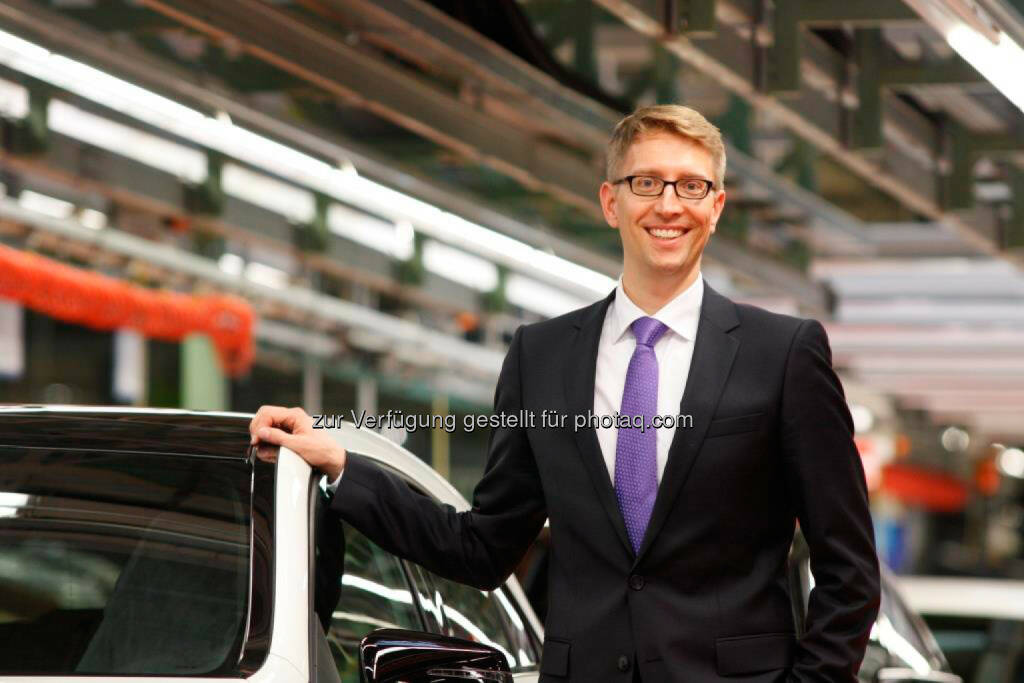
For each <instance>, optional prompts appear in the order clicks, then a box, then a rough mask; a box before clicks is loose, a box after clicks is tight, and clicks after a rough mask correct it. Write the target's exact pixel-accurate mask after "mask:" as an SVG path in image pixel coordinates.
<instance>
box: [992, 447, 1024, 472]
mask: <svg viewBox="0 0 1024 683" xmlns="http://www.w3.org/2000/svg"><path fill="white" fill-rule="evenodd" d="M996 467H998V468H999V471H1000V472H1002V473H1003V474H1005V475H1007V476H1009V477H1015V478H1017V479H1024V451H1022V450H1021V449H1019V448H1006V449H1004V450H1003V452H1002V453H1000V454H999V455H998V456H997V457H996Z"/></svg>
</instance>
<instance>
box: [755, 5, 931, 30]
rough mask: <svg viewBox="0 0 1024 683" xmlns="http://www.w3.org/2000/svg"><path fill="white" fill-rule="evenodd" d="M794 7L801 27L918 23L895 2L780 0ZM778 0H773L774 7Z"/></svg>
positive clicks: (913, 13)
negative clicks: (840, 24)
mask: <svg viewBox="0 0 1024 683" xmlns="http://www.w3.org/2000/svg"><path fill="white" fill-rule="evenodd" d="M781 2H784V3H792V4H794V5H796V6H797V10H796V11H797V18H798V20H799V21H800V23H802V24H817V25H830V24H839V23H844V24H846V23H853V24H858V25H861V26H879V25H881V24H882V23H885V22H892V21H921V17H920V16H919V15H918V14H917V12H915V11H914V10H912V9H911V8H910V7H909V6H908V5H906V4H905V3H903V2H899V0H852V1H851V0H781ZM779 3H780V0H775V5H776V7H778V5H779Z"/></svg>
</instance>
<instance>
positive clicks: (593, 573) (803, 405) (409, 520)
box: [252, 105, 880, 683]
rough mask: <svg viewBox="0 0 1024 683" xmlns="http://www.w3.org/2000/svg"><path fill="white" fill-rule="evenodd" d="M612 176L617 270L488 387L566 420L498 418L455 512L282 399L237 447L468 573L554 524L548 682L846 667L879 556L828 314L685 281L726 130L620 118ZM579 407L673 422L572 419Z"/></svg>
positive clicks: (417, 554) (866, 622)
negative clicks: (322, 488) (753, 301)
mask: <svg viewBox="0 0 1024 683" xmlns="http://www.w3.org/2000/svg"><path fill="white" fill-rule="evenodd" d="M607 173H608V175H607V180H606V182H604V183H603V184H602V186H601V189H600V199H601V206H602V209H603V211H604V216H605V219H606V220H607V222H608V224H609V225H610V226H611V227H612V228H615V229H617V230H618V231H619V234H620V236H621V238H622V249H623V268H622V278H621V279H620V281H619V283H618V284H617V286H616V287H615V289H614V290H613V291H612V292H611V293H610V294H609V295H608V296H607V297H606V298H604V299H603V300H601V301H598V302H596V303H594V304H592V305H590V306H587V307H585V308H582V309H579V310H577V311H573V312H571V313H568V314H566V315H563V316H560V317H558V318H554V319H552V320H547V321H543V322H540V323H536V324H532V325H526V326H522V327H520V328H519V329H518V330H517V331H516V334H515V337H514V338H513V340H512V343H511V345H510V348H509V350H508V354H507V356H506V358H505V363H504V365H503V366H502V370H501V374H500V376H499V378H498V385H497V389H496V391H495V401H494V411H495V413H507V414H514V413H517V412H519V411H523V410H527V411H532V412H534V413H535V414H540V413H541V412H542V411H544V410H548V411H554V412H555V413H562V414H567V415H569V416H570V419H568V420H567V425H568V426H567V427H566V428H564V429H556V428H545V427H542V426H539V425H537V426H532V427H531V426H519V427H498V428H495V429H493V430H492V432H491V440H490V444H489V450H488V457H487V466H486V469H485V473H484V476H483V478H482V479H481V480H480V482H479V483H478V484H477V486H476V488H475V490H474V493H473V507H472V509H471V510H469V511H466V512H461V513H457V512H456V511H455V510H453V509H452V508H450V507H446V506H440V505H437V504H435V503H434V502H432V501H431V500H428V499H427V498H425V497H423V496H420V495H418V494H416V493H415V492H413V491H411V490H410V489H409V488H408V487H407V486H406V485H405V484H404V482H403V481H402V480H400V479H399V478H397V477H395V476H393V475H391V474H389V473H388V472H386V471H384V470H383V469H382V468H380V467H377V466H376V465H374V463H373V462H371V461H370V460H369V459H368V458H366V457H364V456H361V455H360V454H358V453H350V452H346V451H345V449H343V448H341V447H339V446H337V445H336V444H335V443H334V442H333V441H332V440H331V439H330V438H328V437H327V436H326V435H324V434H323V433H322V432H315V431H314V430H313V429H312V421H311V420H310V418H309V416H308V415H306V414H305V413H304V412H303V411H302V410H301V409H298V408H292V409H286V408H280V407H273V406H265V407H264V408H262V409H261V410H260V411H259V413H258V414H257V416H256V417H255V418H254V419H253V422H252V433H253V441H254V443H255V442H257V441H258V440H262V441H263V442H266V443H268V444H276V445H283V446H285V447H287V448H289V449H291V450H293V451H295V452H296V453H298V454H299V455H300V456H302V457H303V458H305V459H306V460H307V461H308V462H309V463H310V464H311V465H313V466H314V467H318V468H320V469H321V470H322V471H323V472H324V473H326V474H327V475H328V477H329V478H330V480H331V486H332V487H336V494H335V496H334V498H333V501H332V508H333V509H334V510H336V511H337V512H338V513H339V514H340V515H341V516H342V517H343V518H344V519H346V520H348V521H349V522H350V523H351V524H353V525H354V526H355V527H356V528H358V529H359V530H361V531H362V532H363V533H365V534H366V535H367V536H369V537H370V538H372V539H373V540H375V541H376V542H377V543H379V544H380V545H381V546H383V547H384V548H386V549H388V550H390V551H392V552H395V553H397V554H399V555H401V556H403V557H406V558H409V559H411V560H413V561H415V562H418V563H420V564H422V565H424V566H426V567H427V568H429V569H431V570H433V571H435V572H437V573H439V574H442V575H444V576H447V577H449V578H451V579H454V580H457V581H462V582H464V583H468V584H471V585H474V586H477V587H479V588H481V589H490V588H493V587H495V586H498V585H499V584H500V583H501V582H503V581H504V579H505V578H506V577H507V576H508V575H509V574H510V573H511V572H512V570H513V568H514V567H515V566H516V564H517V563H518V561H519V560H520V558H521V557H522V556H523V554H524V552H525V551H526V549H527V548H528V546H529V544H530V543H531V542H532V541H533V539H534V538H535V537H536V535H537V533H538V532H539V531H540V529H541V527H542V526H543V524H544V520H545V519H549V520H550V525H551V559H550V569H549V574H548V578H549V582H550V586H549V607H548V614H547V616H546V620H545V638H544V650H543V657H542V659H541V680H542V681H548V682H551V681H564V680H573V681H587V682H591V681H602V682H603V681H622V682H623V683H629V681H641V680H642V681H644V682H645V683H653V682H667V681H680V680H685V681H687V682H688V683H710V682H712V681H714V682H724V681H744V682H747V683H782V682H783V681H788V682H791V683H796V682H800V683H811V682H812V681H813V682H815V683H826V682H827V683H838V682H851V681H855V680H856V672H857V670H858V668H859V665H860V661H861V658H862V657H863V655H864V650H865V647H866V644H867V640H868V635H869V632H870V630H871V626H872V624H873V623H874V620H875V617H876V615H877V612H878V607H879V599H880V592H879V575H878V571H879V570H878V561H877V558H876V556H875V548H874V537H873V534H872V526H871V518H870V515H869V512H868V504H867V489H866V486H865V482H864V473H863V469H862V467H861V463H860V458H859V456H858V453H857V450H856V448H855V446H854V443H853V424H852V420H851V418H850V413H849V410H848V409H847V406H846V403H845V400H844V396H843V390H842V386H841V384H840V382H839V380H838V378H837V377H836V375H835V373H834V372H833V370H832V367H831V353H830V350H829V346H828V340H827V338H826V335H825V331H824V329H823V327H822V326H821V324H820V323H818V322H817V321H815V320H805V319H799V318H794V317H790V316H784V315H778V314H773V313H770V312H767V311H764V310H762V309H759V308H756V307H753V306H748V305H741V304H736V303H734V302H732V301H730V300H729V299H727V298H726V297H724V296H722V295H721V294H719V293H718V292H716V291H715V290H714V289H712V288H711V287H710V286H709V285H708V284H707V283H706V282H705V281H704V280H703V278H702V277H701V273H700V263H701V254H702V253H703V250H704V247H705V245H706V244H707V242H708V240H709V239H710V237H711V235H712V234H713V233H714V231H715V226H716V224H717V222H718V219H719V217H720V216H721V215H722V210H723V209H724V207H725V199H726V193H725V188H724V182H723V181H724V177H725V149H724V146H723V143H722V139H721V136H720V134H719V131H718V130H717V129H716V128H715V127H714V126H713V125H711V124H710V123H709V122H708V121H707V120H706V119H705V118H704V117H703V116H701V115H700V114H699V113H697V112H696V111H694V110H692V109H689V108H687V107H682V106H676V105H663V106H657V107H647V108H643V109H639V110H638V111H636V112H634V113H633V114H631V115H630V116H628V117H626V118H625V119H623V120H622V121H621V122H620V123H619V124H618V126H617V127H616V129H615V131H614V133H613V135H612V139H611V142H610V143H609V148H608V169H607ZM591 412H592V413H594V414H597V415H611V414H614V413H620V414H622V415H629V416H631V417H637V416H640V418H641V420H642V424H644V425H649V424H651V423H652V422H654V421H655V418H656V417H660V416H666V415H672V416H676V417H679V416H682V418H685V419H679V420H678V421H676V420H673V421H672V426H665V427H659V428H642V429H637V428H635V427H634V426H629V425H633V424H634V423H633V422H632V420H630V421H627V422H626V423H625V424H623V423H621V422H616V425H618V426H613V427H607V428H605V427H602V426H601V425H600V424H598V425H596V426H595V425H592V424H588V426H586V427H584V428H581V429H574V428H572V426H573V425H574V424H577V423H578V422H577V421H575V418H576V417H579V416H584V415H587V414H589V413H591ZM586 422H587V421H586V420H583V423H586ZM261 452H262V453H264V457H272V455H271V454H270V451H269V449H261ZM797 521H799V524H800V526H801V528H802V530H803V533H804V536H805V538H806V540H807V543H808V546H809V548H810V551H811V568H812V571H813V573H814V578H815V582H816V587H815V588H814V590H813V591H812V593H811V597H810V604H809V605H808V610H807V618H806V621H805V624H804V625H803V635H802V637H800V638H799V639H797V637H796V624H795V623H794V620H793V614H792V611H791V608H790V604H791V603H790V596H789V588H788V584H787V579H786V558H787V554H788V550H789V546H790V542H791V540H792V538H793V533H794V528H795V525H796V523H797Z"/></svg>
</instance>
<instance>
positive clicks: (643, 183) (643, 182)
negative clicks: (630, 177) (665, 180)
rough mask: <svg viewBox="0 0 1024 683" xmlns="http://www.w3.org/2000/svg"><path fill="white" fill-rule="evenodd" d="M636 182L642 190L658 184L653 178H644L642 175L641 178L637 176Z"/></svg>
mask: <svg viewBox="0 0 1024 683" xmlns="http://www.w3.org/2000/svg"><path fill="white" fill-rule="evenodd" d="M636 184H637V186H638V187H640V188H641V189H643V190H649V189H651V188H652V187H654V186H656V185H657V184H658V181H657V179H655V178H644V177H641V178H637V179H636Z"/></svg>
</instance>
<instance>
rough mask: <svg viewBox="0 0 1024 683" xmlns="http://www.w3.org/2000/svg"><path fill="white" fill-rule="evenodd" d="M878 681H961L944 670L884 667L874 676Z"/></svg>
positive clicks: (956, 682) (879, 682)
mask: <svg viewBox="0 0 1024 683" xmlns="http://www.w3.org/2000/svg"><path fill="white" fill-rule="evenodd" d="M875 680H877V681H878V683H963V679H962V678H960V677H959V676H957V675H956V674H950V673H946V672H944V671H929V672H928V673H917V672H916V671H914V670H913V669H899V668H885V669H879V670H878V673H877V674H876V676H875Z"/></svg>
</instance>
